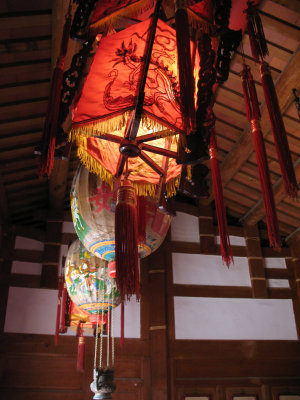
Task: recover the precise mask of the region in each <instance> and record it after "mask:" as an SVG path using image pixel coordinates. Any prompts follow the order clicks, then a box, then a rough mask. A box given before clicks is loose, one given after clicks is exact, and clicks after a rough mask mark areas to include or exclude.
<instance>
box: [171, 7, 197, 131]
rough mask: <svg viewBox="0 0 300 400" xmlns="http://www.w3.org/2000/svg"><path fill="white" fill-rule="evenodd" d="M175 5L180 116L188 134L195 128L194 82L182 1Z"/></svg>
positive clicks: (187, 27)
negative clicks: (183, 119)
mask: <svg viewBox="0 0 300 400" xmlns="http://www.w3.org/2000/svg"><path fill="white" fill-rule="evenodd" d="M175 4H176V5H175V7H176V11H175V25H176V43H177V60H178V71H179V83H180V98H181V107H182V114H183V117H184V118H185V124H186V128H185V130H186V132H187V133H188V134H189V133H190V131H191V130H192V129H193V128H194V126H195V103H194V80H193V70H192V62H191V49H190V35H189V21H188V14H187V10H186V7H185V6H184V5H182V1H180V0H177V1H176V2H175Z"/></svg>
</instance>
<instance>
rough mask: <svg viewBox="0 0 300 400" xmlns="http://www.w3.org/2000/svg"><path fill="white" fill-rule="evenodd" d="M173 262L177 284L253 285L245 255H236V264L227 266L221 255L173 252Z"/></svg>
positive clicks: (174, 278)
mask: <svg viewBox="0 0 300 400" xmlns="http://www.w3.org/2000/svg"><path fill="white" fill-rule="evenodd" d="M172 264H173V282H174V283H176V284H186V285H217V286H218V285H219V286H251V281H250V275H249V267H248V260H247V258H245V257H234V264H233V265H230V267H229V268H227V267H226V265H225V264H223V262H222V257H221V256H212V255H203V254H182V253H172Z"/></svg>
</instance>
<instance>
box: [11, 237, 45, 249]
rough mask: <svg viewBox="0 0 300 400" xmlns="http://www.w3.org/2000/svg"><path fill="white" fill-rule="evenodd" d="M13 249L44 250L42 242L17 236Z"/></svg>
mask: <svg viewBox="0 0 300 400" xmlns="http://www.w3.org/2000/svg"><path fill="white" fill-rule="evenodd" d="M15 249H24V250H41V251H42V250H44V243H43V242H39V241H38V240H33V239H29V238H25V237H22V236H17V237H16V241H15Z"/></svg>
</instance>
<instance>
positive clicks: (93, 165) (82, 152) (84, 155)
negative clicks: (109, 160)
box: [77, 146, 115, 190]
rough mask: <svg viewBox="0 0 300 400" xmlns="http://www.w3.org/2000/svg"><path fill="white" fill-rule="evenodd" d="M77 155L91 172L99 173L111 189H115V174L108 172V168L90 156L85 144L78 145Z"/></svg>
mask: <svg viewBox="0 0 300 400" xmlns="http://www.w3.org/2000/svg"><path fill="white" fill-rule="evenodd" d="M77 156H78V158H79V160H80V162H81V163H82V164H83V165H84V166H85V167H86V168H87V169H88V171H89V172H91V173H93V174H96V175H98V176H99V177H100V179H101V180H102V181H104V182H106V183H107V184H108V185H109V186H110V189H111V190H113V187H114V182H115V179H114V177H113V175H112V174H111V173H110V172H108V171H107V169H105V168H104V167H102V165H101V164H100V163H99V162H98V161H96V160H95V159H94V158H93V157H92V156H90V155H89V153H88V152H87V151H86V148H84V147H83V146H78V148H77Z"/></svg>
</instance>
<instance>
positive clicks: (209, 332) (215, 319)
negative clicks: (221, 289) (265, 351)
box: [174, 297, 297, 340]
mask: <svg viewBox="0 0 300 400" xmlns="http://www.w3.org/2000/svg"><path fill="white" fill-rule="evenodd" d="M174 306H175V336H176V339H197V340H201V339H202V340H209V339H214V340H226V339H230V340H297V330H296V325H295V318H294V312H293V305H292V300H286V299H283V300H282V299H280V300H279V299H222V298H200V297H174Z"/></svg>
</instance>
